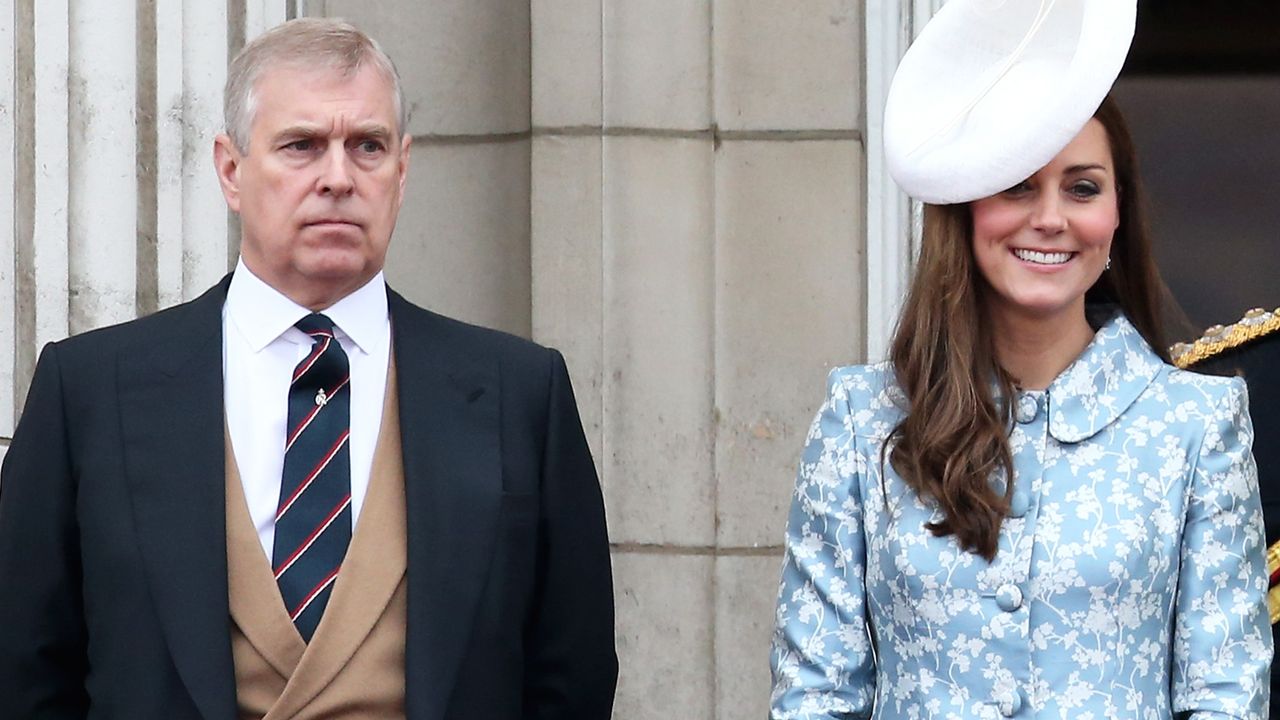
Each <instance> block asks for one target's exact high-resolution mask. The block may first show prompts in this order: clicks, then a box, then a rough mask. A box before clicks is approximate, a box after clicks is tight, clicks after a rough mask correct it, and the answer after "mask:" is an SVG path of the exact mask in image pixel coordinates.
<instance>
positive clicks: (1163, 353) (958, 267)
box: [882, 97, 1170, 561]
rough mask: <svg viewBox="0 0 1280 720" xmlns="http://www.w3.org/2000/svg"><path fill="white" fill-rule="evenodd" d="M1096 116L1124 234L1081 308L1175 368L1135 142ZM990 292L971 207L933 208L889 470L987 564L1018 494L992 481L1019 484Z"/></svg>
mask: <svg viewBox="0 0 1280 720" xmlns="http://www.w3.org/2000/svg"><path fill="white" fill-rule="evenodd" d="M1094 117H1095V118H1096V119H1098V120H1099V121H1100V122H1101V123H1102V126H1103V127H1104V128H1105V129H1106V131H1107V139H1108V141H1109V143H1110V147H1111V158H1112V163H1113V164H1114V166H1115V173H1116V182H1117V186H1118V189H1119V197H1118V202H1119V205H1120V207H1119V214H1120V224H1119V226H1118V227H1117V228H1116V232H1115V236H1114V238H1113V239H1112V244H1111V269H1110V270H1107V271H1106V272H1104V273H1103V274H1102V277H1100V278H1099V279H1098V281H1097V282H1096V283H1094V285H1093V287H1091V288H1090V289H1089V290H1088V292H1087V293H1086V294H1085V300H1086V303H1089V304H1097V303H1107V304H1113V305H1115V306H1118V307H1119V309H1120V311H1121V312H1123V313H1124V314H1125V316H1126V317H1128V319H1129V321H1130V322H1132V323H1133V325H1134V326H1135V327H1136V328H1137V329H1138V332H1139V333H1141V334H1142V336H1143V338H1145V339H1146V341H1147V343H1148V344H1149V345H1151V347H1152V349H1153V350H1154V351H1155V352H1156V354H1157V355H1159V356H1160V357H1161V358H1163V359H1164V360H1165V361H1166V362H1167V361H1168V359H1169V358H1168V352H1167V350H1166V345H1165V340H1164V329H1163V323H1162V317H1161V316H1162V313H1161V309H1162V307H1163V306H1164V305H1165V304H1166V303H1168V302H1169V300H1170V296H1169V294H1168V291H1167V290H1166V289H1165V286H1164V284H1163V283H1162V282H1161V280H1160V275H1159V272H1158V271H1157V270H1156V265H1155V260H1154V258H1153V257H1152V251H1151V240H1150V237H1149V235H1148V231H1147V225H1146V219H1145V211H1144V208H1143V199H1142V188H1141V184H1140V181H1139V178H1138V167H1137V158H1136V153H1135V151H1134V145H1133V140H1132V138H1131V137H1130V135H1129V130H1128V127H1127V125H1126V124H1125V121H1124V118H1123V116H1122V115H1121V114H1120V109H1119V108H1118V107H1117V106H1116V103H1115V102H1114V101H1113V100H1112V99H1111V98H1110V97H1108V98H1107V99H1106V100H1104V101H1103V103H1102V105H1101V107H1099V108H1098V110H1097V112H1096V113H1095V114H1094ZM986 292H989V290H988V287H987V283H986V280H985V279H983V277H982V275H981V273H980V272H979V270H978V266H977V262H976V261H975V260H974V256H973V218H972V215H971V213H970V209H969V205H967V204H964V205H926V206H925V208H924V228H923V242H922V243H921V250H920V257H919V259H918V261H917V263H916V269H915V273H914V275H913V277H912V280H911V287H910V289H909V290H908V292H907V298H906V301H905V303H904V305H903V309H902V314H901V316H900V317H899V319H898V325H897V329H896V330H895V332H894V336H893V342H892V345H891V348H890V360H891V361H892V363H893V368H894V371H895V373H896V376H897V383H898V385H899V386H900V387H901V388H902V390H903V392H904V394H905V395H906V409H907V413H906V416H905V417H904V418H903V420H902V422H901V423H899V424H898V426H897V427H895V428H894V430H893V432H892V433H891V434H890V440H891V443H890V444H891V445H892V450H890V451H889V461H890V462H891V463H892V465H893V469H894V470H896V471H897V473H898V475H900V476H901V477H902V479H903V480H904V481H905V482H906V483H907V485H908V486H909V487H911V489H912V490H913V491H915V493H916V494H917V495H919V496H921V497H928V498H932V499H933V500H935V501H936V502H937V503H938V505H939V507H940V508H941V509H942V512H943V518H942V520H940V521H938V522H936V523H930V524H929V525H928V528H929V530H930V531H931V532H932V533H933V534H934V535H936V536H939V537H942V536H946V535H955V536H956V541H957V542H958V543H959V544H960V546H961V547H963V548H964V549H966V550H969V551H971V552H975V553H977V554H979V555H981V556H983V557H984V558H986V559H987V560H988V561H990V560H992V559H994V558H995V555H996V548H997V546H998V540H999V535H1000V523H1001V522H1002V521H1003V519H1004V517H1005V515H1007V514H1008V512H1009V497H1010V494H1011V493H1012V491H1013V483H1004V486H1005V487H1004V490H1003V492H998V491H997V490H996V489H995V488H994V487H993V486H992V482H991V480H992V479H993V478H994V477H998V476H1000V475H1003V477H1006V478H1012V477H1013V456H1012V454H1011V453H1010V450H1009V437H1008V434H1009V428H1010V408H1009V404H1008V402H1007V401H1002V400H998V398H1004V399H1008V398H1012V397H1014V393H1015V392H1016V387H1015V382H1014V378H1013V377H1012V376H1010V375H1009V373H1008V372H1006V371H1005V370H1004V368H1002V367H1001V366H1000V364H999V362H998V361H997V358H996V350H995V343H994V339H993V338H992V334H991V328H990V326H989V324H988V323H987V321H986V317H985V315H984V312H985V311H984V304H983V295H984V293H986ZM993 388H994V389H995V392H993ZM886 447H887V446H886ZM882 460H883V458H882Z"/></svg>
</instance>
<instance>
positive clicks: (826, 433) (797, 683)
mask: <svg viewBox="0 0 1280 720" xmlns="http://www.w3.org/2000/svg"><path fill="white" fill-rule="evenodd" d="M827 385H828V397H827V401H826V402H825V403H824V404H823V406H822V408H821V410H819V412H818V416H817V418H816V419H815V420H814V422H813V426H812V428H811V429H810V430H809V435H808V438H807V441H806V444H805V448H804V453H803V456H802V458H801V460H800V470H799V473H798V475H797V478H796V487H795V493H794V495H793V498H792V504H791V514H790V517H789V518H788V521H787V535H786V548H785V555H784V559H783V567H782V583H781V588H780V589H779V593H778V607H777V627H776V630H775V633H774V638H773V648H772V652H771V657H770V660H771V663H772V669H773V695H772V710H771V712H772V714H771V717H772V718H773V719H774V720H826V719H834V718H842V719H849V718H866V717H870V715H871V708H872V702H873V699H874V696H875V677H874V662H873V658H872V648H871V641H870V639H869V635H868V626H867V617H866V596H865V585H864V576H865V567H866V544H865V540H864V537H863V525H862V523H863V514H862V497H861V493H860V491H859V487H858V484H859V476H858V462H859V456H858V450H857V445H856V442H855V433H854V431H853V418H852V416H851V414H850V411H849V397H848V390H847V389H846V387H845V386H844V385H843V384H842V383H841V376H840V371H838V370H833V371H832V372H831V375H830V376H829V377H828V379H827Z"/></svg>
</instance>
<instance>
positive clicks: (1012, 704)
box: [996, 690, 1022, 717]
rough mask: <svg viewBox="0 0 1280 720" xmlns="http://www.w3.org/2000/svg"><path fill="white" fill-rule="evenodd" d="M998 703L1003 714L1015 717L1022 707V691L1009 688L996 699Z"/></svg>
mask: <svg viewBox="0 0 1280 720" xmlns="http://www.w3.org/2000/svg"><path fill="white" fill-rule="evenodd" d="M996 705H998V706H999V707H1000V714H1001V715H1003V716H1005V717H1013V716H1014V715H1017V714H1018V711H1019V710H1021V709H1022V693H1020V692H1018V691H1017V690H1008V691H1006V692H1004V693H1003V694H1001V696H1000V698H999V699H998V700H996Z"/></svg>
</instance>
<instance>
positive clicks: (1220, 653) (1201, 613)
mask: <svg viewBox="0 0 1280 720" xmlns="http://www.w3.org/2000/svg"><path fill="white" fill-rule="evenodd" d="M1252 445H1253V427H1252V424H1251V423H1250V421H1249V410H1248V395H1247V391H1246V389H1245V385H1244V381H1242V380H1240V379H1239V378H1235V379H1233V380H1232V381H1231V385H1230V388H1229V391H1228V392H1227V394H1226V396H1225V398H1224V399H1223V400H1222V401H1221V402H1220V403H1219V404H1218V406H1217V407H1216V408H1214V410H1213V412H1212V414H1211V415H1210V416H1209V418H1208V427H1207V429H1206V432H1205V437H1204V440H1203V442H1202V444H1201V447H1200V452H1199V456H1198V457H1196V458H1194V459H1193V461H1194V463H1195V465H1194V471H1193V472H1192V476H1191V487H1190V493H1189V498H1188V503H1187V516H1186V524H1185V526H1184V528H1183V532H1182V558H1181V569H1180V571H1179V577H1178V595H1177V600H1176V602H1177V606H1176V608H1175V612H1176V618H1175V621H1174V644H1173V650H1174V657H1173V677H1172V680H1173V688H1172V689H1173V710H1174V713H1175V714H1178V713H1190V715H1189V720H1210V718H1213V719H1215V720H1219V719H1222V718H1242V719H1243V718H1249V719H1252V718H1258V719H1262V718H1265V717H1266V716H1267V700H1268V695H1269V694H1270V685H1269V677H1268V675H1269V672H1268V671H1269V668H1270V666H1271V654H1272V647H1271V644H1272V641H1271V627H1270V623H1269V620H1270V617H1269V614H1268V612H1267V575H1266V559H1265V552H1266V550H1265V535H1264V534H1263V528H1262V505H1261V502H1260V500H1259V497H1258V471H1257V467H1256V466H1255V465H1254V461H1253V454H1252V452H1251V448H1252ZM1179 717H1181V715H1179Z"/></svg>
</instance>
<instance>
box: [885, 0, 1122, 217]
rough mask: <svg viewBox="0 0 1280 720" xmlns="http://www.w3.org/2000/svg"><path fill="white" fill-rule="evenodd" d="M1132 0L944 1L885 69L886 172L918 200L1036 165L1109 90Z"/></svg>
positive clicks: (1002, 181)
mask: <svg viewBox="0 0 1280 720" xmlns="http://www.w3.org/2000/svg"><path fill="white" fill-rule="evenodd" d="M1136 15H1137V0H950V1H949V2H948V3H947V4H946V5H944V6H943V7H942V9H941V10H939V11H938V14H937V15H935V16H934V18H933V19H932V20H931V21H930V22H929V24H928V25H927V26H925V28H924V30H923V31H922V32H921V33H920V36H919V37H918V38H917V39H916V41H915V42H914V43H913V44H912V45H911V47H910V48H909V49H908V50H907V53H906V55H905V56H904V57H903V58H902V63H901V64H899V65H898V70H897V72H896V73H895V74H894V77H893V83H892V85H891V86H890V87H889V96H888V99H887V101H886V103H885V111H884V149H885V159H886V161H887V163H888V168H889V173H890V175H892V177H893V179H894V180H896V181H897V183H898V185H899V186H900V187H902V189H903V190H904V191H906V193H907V194H908V195H910V196H912V197H914V198H916V199H918V200H921V201H924V202H928V203H936V204H950V203H960V202H968V201H970V200H976V199H978V198H983V197H987V196H989V195H993V194H995V193H998V192H1000V191H1002V190H1005V189H1007V188H1009V187H1012V186H1013V185H1016V184H1017V183H1019V182H1021V181H1023V180H1025V179H1027V178H1028V177H1030V176H1031V175H1033V174H1034V173H1035V172H1036V171H1037V170H1039V169H1040V168H1042V167H1044V166H1045V165H1047V164H1048V163H1049V161H1050V160H1052V159H1053V157H1054V156H1055V155H1057V154H1058V153H1059V152H1060V151H1061V150H1062V149H1063V148H1064V147H1066V146H1067V144H1068V143H1070V142H1071V140H1072V139H1073V138H1075V136H1076V135H1077V134H1078V133H1079V132H1080V130H1081V128H1083V127H1084V125H1085V123H1087V122H1088V121H1089V118H1091V117H1092V116H1093V113H1094V111H1096V110H1097V109H1098V106H1099V105H1101V104H1102V101H1103V99H1104V98H1105V97H1106V95H1107V93H1108V92H1109V91H1110V90H1111V85H1112V84H1113V83H1114V82H1115V79H1116V76H1117V75H1119V74H1120V68H1121V67H1122V66H1123V65H1124V60H1125V56H1126V55H1127V54H1128V52H1129V45H1130V43H1131V42H1132V40H1133V30H1134V21H1135V17H1136Z"/></svg>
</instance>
